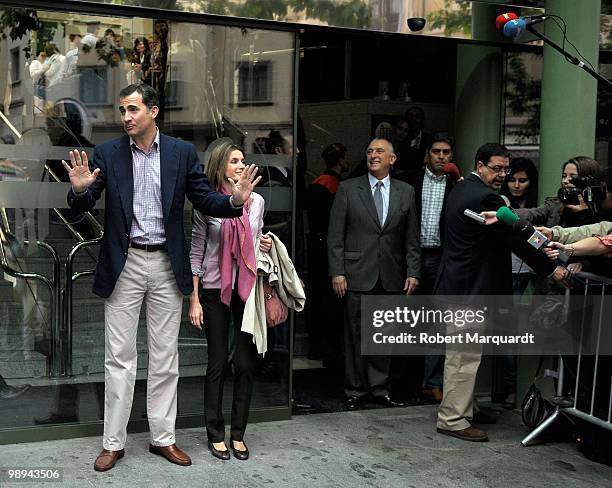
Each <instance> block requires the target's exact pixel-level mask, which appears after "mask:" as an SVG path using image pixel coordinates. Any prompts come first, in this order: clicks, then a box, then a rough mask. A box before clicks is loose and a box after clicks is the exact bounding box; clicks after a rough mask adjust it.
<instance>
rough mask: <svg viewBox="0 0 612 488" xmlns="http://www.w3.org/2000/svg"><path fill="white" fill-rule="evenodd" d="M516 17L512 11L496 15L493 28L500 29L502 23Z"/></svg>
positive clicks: (502, 25)
mask: <svg viewBox="0 0 612 488" xmlns="http://www.w3.org/2000/svg"><path fill="white" fill-rule="evenodd" d="M514 19H518V15H516V14H515V13H514V12H508V13H507V14H501V15H498V16H497V18H496V19H495V28H496V29H497V30H502V29H503V28H504V25H506V23H507V22H508V21H510V20H514Z"/></svg>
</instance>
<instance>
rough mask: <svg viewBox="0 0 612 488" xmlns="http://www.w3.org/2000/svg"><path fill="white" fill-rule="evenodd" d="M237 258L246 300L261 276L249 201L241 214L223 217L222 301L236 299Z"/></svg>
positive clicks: (220, 264) (220, 250)
mask: <svg viewBox="0 0 612 488" xmlns="http://www.w3.org/2000/svg"><path fill="white" fill-rule="evenodd" d="M221 192H222V193H225V194H228V193H227V191H225V189H222V190H221ZM234 261H235V262H236V263H237V264H238V296H240V299H241V300H242V301H243V302H246V301H247V298H248V297H249V294H250V293H251V290H252V289H253V286H254V285H255V279H256V278H257V270H256V269H255V267H256V263H255V248H254V245H253V235H252V233H251V223H250V222H249V202H248V201H247V202H245V203H244V209H243V211H242V215H241V216H240V217H234V218H229V219H223V221H222V222H221V235H220V242H219V270H220V272H221V302H223V303H224V304H225V305H227V306H229V304H230V302H231V301H232V290H233V287H234V274H233V263H234Z"/></svg>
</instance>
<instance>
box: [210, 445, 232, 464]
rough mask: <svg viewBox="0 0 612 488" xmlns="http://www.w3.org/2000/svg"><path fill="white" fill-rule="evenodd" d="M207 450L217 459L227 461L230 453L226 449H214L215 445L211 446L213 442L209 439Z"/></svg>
mask: <svg viewBox="0 0 612 488" xmlns="http://www.w3.org/2000/svg"><path fill="white" fill-rule="evenodd" d="M208 450H209V451H210V453H211V454H212V455H213V456H215V457H216V458H217V459H221V460H222V461H229V458H230V453H229V451H228V450H227V449H226V450H225V451H219V450H218V449H215V446H213V443H212V442H210V441H209V442H208Z"/></svg>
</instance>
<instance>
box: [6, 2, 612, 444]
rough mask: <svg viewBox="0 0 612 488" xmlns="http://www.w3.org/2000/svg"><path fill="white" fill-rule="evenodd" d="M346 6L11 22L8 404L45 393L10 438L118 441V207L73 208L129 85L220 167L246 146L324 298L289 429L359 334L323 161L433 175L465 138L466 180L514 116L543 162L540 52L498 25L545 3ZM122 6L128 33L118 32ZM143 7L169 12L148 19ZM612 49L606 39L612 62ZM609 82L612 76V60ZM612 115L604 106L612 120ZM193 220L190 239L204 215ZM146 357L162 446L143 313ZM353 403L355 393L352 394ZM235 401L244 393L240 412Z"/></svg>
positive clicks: (273, 402)
mask: <svg viewBox="0 0 612 488" xmlns="http://www.w3.org/2000/svg"><path fill="white" fill-rule="evenodd" d="M31 3H32V2H30V3H29V4H31ZM40 3H41V4H42V2H40ZM328 3H329V8H328V9H324V8H308V6H309V5H310V2H303V1H292V0H287V1H286V2H258V1H249V2H246V1H242V0H235V1H230V2H212V1H210V2H207V1H204V2H197V3H196V2H187V1H185V2H183V1H181V0H173V1H164V0H161V1H158V0H156V1H155V2H153V1H147V0H123V1H116V0H114V1H111V0H108V1H99V2H90V4H89V5H87V8H88V12H87V13H85V11H84V10H83V9H84V8H85V7H84V6H83V4H82V3H77V2H75V3H73V5H74V6H75V9H74V10H78V13H77V12H74V11H72V10H71V2H69V1H66V2H61V3H60V2H46V4H48V8H47V10H45V9H40V10H26V9H22V8H14V7H13V6H5V7H3V8H0V23H1V25H2V26H3V28H4V32H5V34H6V38H4V39H2V40H0V66H1V67H2V68H3V71H2V72H3V73H6V75H5V76H0V94H2V95H3V110H1V111H0V204H1V205H0V224H1V226H0V231H1V235H0V238H1V243H2V246H0V259H1V260H2V273H3V275H2V279H1V280H0V392H1V391H2V388H3V386H4V384H5V383H6V384H9V385H11V386H13V387H15V388H20V387H25V385H31V386H30V387H29V389H28V390H27V391H25V388H24V391H23V394H21V395H20V396H18V397H17V398H10V399H3V398H0V414H2V415H1V416H0V432H1V431H2V430H3V429H4V430H11V429H13V430H14V429H17V428H24V427H25V428H36V427H38V426H41V425H49V424H51V425H58V424H62V423H80V424H85V423H90V422H93V423H94V424H95V425H97V426H98V427H99V426H100V419H101V416H102V409H103V396H104V376H103V372H104V364H103V351H104V321H103V320H104V317H103V312H104V310H103V300H102V299H99V298H98V297H96V296H95V295H93V294H92V292H91V284H92V275H91V270H93V268H94V267H95V264H96V257H97V254H98V249H97V246H96V241H95V240H96V238H98V237H99V236H100V229H101V223H103V221H104V207H103V205H102V202H100V203H101V205H98V206H97V208H96V210H95V211H94V212H91V214H79V213H76V212H73V211H72V210H70V209H69V208H68V206H67V204H66V193H67V191H68V188H69V183H68V182H67V178H66V175H65V173H64V169H63V167H62V165H61V159H62V158H64V159H65V158H66V156H67V153H68V151H69V150H70V149H74V148H83V149H84V150H85V151H87V152H89V154H91V153H92V152H93V148H94V147H95V145H96V144H99V143H102V142H105V141H108V140H110V139H112V138H114V137H117V136H119V135H122V134H123V129H122V126H121V121H120V117H119V112H118V110H117V98H118V94H119V91H120V90H121V88H123V87H125V86H127V85H128V84H130V83H134V82H139V81H142V82H146V83H149V84H151V85H152V86H153V87H155V88H156V89H157V90H158V92H159V93H160V97H161V115H160V116H159V117H158V122H159V126H160V129H161V130H162V131H163V132H164V133H166V134H168V135H171V136H174V137H178V138H181V139H184V140H187V141H190V142H192V143H193V144H195V146H196V148H197V151H198V154H199V157H200V160H201V162H202V163H205V162H206V160H207V159H208V156H209V154H210V150H211V144H212V143H213V142H214V141H216V140H218V139H220V138H229V139H231V140H233V141H234V142H235V143H237V144H239V145H241V146H242V147H244V148H245V153H246V159H247V162H252V163H256V164H257V165H258V166H260V168H261V171H262V177H263V178H262V182H261V183H260V185H259V188H258V189H257V191H258V192H259V193H260V194H261V195H262V196H263V197H264V198H265V200H266V215H265V224H266V228H265V230H270V231H273V232H274V233H275V234H276V235H278V236H279V237H280V238H281V239H282V240H283V241H284V242H285V244H286V245H287V247H288V248H289V250H290V252H291V253H292V255H293V256H294V262H295V264H296V268H297V269H298V272H299V273H300V275H301V276H303V277H304V280H305V281H306V283H307V290H310V291H309V293H310V294H309V297H313V298H312V299H311V301H310V307H309V306H308V305H309V304H307V309H306V311H305V313H303V314H296V315H295V316H294V318H293V320H292V324H291V325H292V326H294V329H293V330H294V331H295V334H294V335H295V341H294V344H292V343H291V335H292V334H291V333H290V332H291V329H290V327H289V325H290V324H289V323H286V324H284V325H283V326H280V327H276V328H274V329H270V331H269V337H268V349H269V351H270V353H268V354H267V355H266V358H265V360H262V361H261V363H260V364H259V366H258V371H257V381H256V386H255V390H256V391H255V395H254V399H253V403H252V407H253V411H254V412H256V411H259V412H261V413H262V415H268V418H270V415H273V414H270V415H269V413H270V412H281V411H282V412H284V413H283V415H288V412H289V399H290V398H291V387H290V385H291V383H292V378H291V375H290V369H291V361H293V360H294V359H295V361H294V365H293V366H294V368H295V369H297V368H298V367H303V366H304V364H305V365H306V367H308V366H309V364H310V363H308V362H307V361H305V356H307V355H308V356H311V357H315V358H316V357H319V358H320V357H321V356H322V354H321V352H323V360H324V362H323V364H324V365H325V359H326V357H325V354H329V353H330V352H332V353H333V354H332V356H333V357H332V358H331V359H332V360H331V361H330V358H329V357H327V363H328V364H329V363H332V364H333V363H334V362H335V363H336V365H337V364H341V363H342V351H341V338H340V336H341V335H342V317H341V314H340V316H339V315H338V314H334V313H333V310H330V309H329V308H326V307H327V305H325V306H321V303H327V302H325V297H323V296H322V294H321V293H319V292H323V294H324V291H325V288H326V286H327V284H328V276H327V271H326V269H322V267H321V265H320V262H321V261H320V260H318V259H316V256H315V255H314V253H311V250H312V248H313V247H312V245H313V242H314V237H315V236H314V233H313V232H312V228H313V227H314V226H313V225H312V223H311V222H310V221H309V217H310V215H308V212H307V210H308V208H307V206H308V205H307V198H306V196H307V192H306V186H307V185H308V184H309V183H310V182H312V181H313V180H314V179H315V178H317V177H318V176H319V175H320V174H321V173H322V172H323V171H324V169H325V164H324V162H323V160H322V158H321V154H322V151H323V149H324V148H326V147H328V146H329V145H330V144H332V143H336V142H340V143H342V144H343V145H345V146H346V148H347V154H348V162H347V164H346V166H347V172H346V173H345V175H343V176H346V175H347V174H350V175H353V176H355V175H359V174H362V173H363V172H364V171H365V169H364V150H365V147H366V146H367V144H368V142H369V140H371V139H372V138H373V137H374V136H377V137H386V138H390V139H391V140H393V142H394V143H395V146H396V149H398V155H399V160H398V161H399V164H397V168H396V170H397V171H398V174H401V171H402V169H404V170H405V169H406V167H413V166H419V167H420V165H422V161H423V156H424V150H425V147H424V144H425V142H423V141H425V140H426V139H427V137H431V136H448V137H450V138H451V139H453V138H454V142H455V150H456V151H455V156H456V162H457V164H458V165H463V166H466V164H467V166H470V165H471V159H472V158H473V151H472V150H471V146H472V145H473V146H475V147H478V146H479V145H480V144H481V143H482V142H484V141H483V139H482V138H483V137H485V136H483V135H482V131H480V132H478V130H479V129H478V127H479V126H478V124H477V122H476V121H475V120H473V119H470V118H469V117H467V118H466V117H464V115H465V114H466V113H467V114H468V115H469V114H478V113H484V112H483V111H489V110H490V109H491V107H496V108H497V107H502V108H501V109H500V116H499V117H498V118H495V120H493V122H492V123H491V126H494V127H493V129H492V131H490V132H492V133H495V134H496V136H495V137H497V134H499V136H500V140H501V141H502V142H504V143H505V144H507V145H509V146H510V147H511V148H512V150H513V154H514V155H522V156H527V157H531V158H533V159H534V160H536V161H537V160H538V156H539V135H540V134H539V126H538V121H539V113H540V108H539V106H540V98H541V93H540V91H541V79H542V74H541V73H542V56H541V54H540V49H539V47H534V48H525V47H524V46H522V45H520V44H519V45H515V44H512V43H510V42H509V41H505V40H504V39H503V37H502V36H501V34H500V33H499V32H497V31H495V27H494V18H495V15H493V14H494V13H495V12H494V11H493V10H495V8H497V7H499V8H510V7H509V5H513V6H515V5H517V4H520V6H522V7H524V9H523V10H522V13H524V14H529V13H536V12H538V11H528V10H526V9H525V8H541V7H542V5H541V2H538V1H532V2H529V1H522V2H520V1H515V2H501V1H500V2H494V1H492V0H491V1H490V2H484V1H483V2H480V1H478V2H477V1H474V2H462V1H453V0H423V1H416V0H403V1H374V0H372V1H357V0H347V1H339V2H328ZM5 4H6V5H8V2H0V5H5ZM487 4H489V5H487ZM326 5H327V3H326ZM111 6H112V10H113V11H114V10H116V12H118V14H117V15H112V16H111V15H108V13H109V11H111ZM318 6H319V7H320V4H319V5H318ZM505 6H508V7H505ZM132 7H146V8H150V9H153V8H155V9H157V10H155V11H153V10H144V9H143V10H142V12H143V14H142V15H138V14H135V12H139V11H140V9H138V8H132ZM491 9H493V10H491ZM98 10H99V12H98ZM96 12H98V13H96ZM153 12H155V13H153ZM161 12H163V14H162V13H161ZM192 12H195V13H204V14H209V15H207V16H190V13H192ZM128 14H129V15H128ZM146 15H149V16H146ZM164 15H165V16H164ZM215 15H217V17H215ZM608 15H609V13H608ZM235 17H239V18H240V19H236V18H235ZM408 17H424V18H426V19H427V24H426V27H425V29H424V30H423V31H420V32H417V33H412V34H413V35H397V34H385V35H381V33H380V31H385V32H393V33H408V29H407V24H406V21H405V19H406V18H408ZM196 19H197V22H196ZM242 19H253V20H250V21H248V22H246V21H245V22H243V21H242ZM266 20H272V21H274V22H265V21H266ZM604 21H605V22H604ZM606 22H607V16H602V23H603V24H602V25H604V26H607V25H608V23H606ZM292 23H293V24H306V26H305V27H304V28H303V29H302V27H303V26H299V25H293V26H291V25H290V24H292ZM308 24H309V25H308ZM321 26H323V27H324V28H320V27H321ZM483 26H484V27H483ZM327 27H353V28H355V29H351V30H342V29H330V28H327ZM491 27H492V29H490V28H491ZM298 29H301V30H300V31H299V33H298ZM474 29H475V30H476V31H477V33H476V34H474V32H473V30H474ZM609 30H610V29H607V28H606V29H602V47H607V46H608V43H607V41H608V40H609V39H608V38H609V37H610V36H609V35H608V33H609V32H608V31H609ZM491 31H492V32H491ZM422 34H424V35H422ZM296 37H299V39H296ZM472 38H474V39H476V38H479V39H485V38H486V40H487V41H488V42H487V43H481V42H472V40H471V39H472ZM298 45H299V52H296V46H298ZM466 48H469V49H466ZM602 52H603V51H602ZM474 60H478V61H477V62H476V61H474ZM485 60H486V63H488V64H486V63H485ZM296 61H297V66H296ZM601 63H602V68H603V71H604V72H606V71H610V70H608V67H609V66H611V65H612V60H610V59H609V56H607V55H603V56H602V61H601ZM481 65H483V66H485V68H482V71H479V69H480V68H479V67H481ZM489 68H491V69H489ZM498 68H499V69H498ZM492 73H494V74H492ZM498 73H499V76H497V74H498ZM296 79H297V81H296ZM296 87H297V91H295V89H296ZM294 91H295V92H294ZM607 106H609V104H608V103H607V102H606V100H605V99H604V97H602V100H600V111H601V113H602V114H604V115H605V107H607ZM296 109H297V111H296ZM609 119H610V118H609V117H607V116H600V117H599V121H600V124H599V126H598V130H599V132H598V138H599V145H598V152H601V154H598V158H599V157H601V161H602V162H607V160H608V159H609V158H608V153H609V152H610V150H609V144H608V141H609V139H610V137H609V133H610V130H609V126H610V124H609ZM462 124H464V125H466V126H469V127H474V128H476V130H475V131H474V134H473V135H472V134H469V137H465V136H464V138H463V139H461V138H460V137H459V130H458V129H460V128H461V126H462ZM488 133H489V132H487V134H488ZM294 136H295V138H296V139H295V141H294ZM487 137H488V136H487ZM495 137H494V138H495ZM486 140H488V139H486ZM600 146H601V147H600ZM465 147H470V149H469V150H464V148H465ZM462 150H463V151H464V152H460V151H462ZM396 176H397V174H396ZM404 176H406V175H404ZM184 220H185V226H186V229H187V237H190V236H189V234H190V230H191V209H190V208H189V207H187V208H186V211H185V215H184ZM84 241H86V242H87V244H79V243H82V242H84ZM92 241H93V242H92ZM77 244H79V246H78V247H77V248H75V246H76V245H77ZM323 259H324V258H323ZM318 279H320V281H317V280H318ZM309 299H310V298H309ZM337 305H338V304H337V303H336V306H337ZM187 310H188V299H185V302H184V308H183V322H182V325H181V332H180V341H179V351H180V373H181V381H180V384H179V395H178V398H179V419H180V416H184V417H187V418H198V419H201V416H202V413H203V375H204V372H205V369H206V352H207V344H206V340H205V338H204V336H203V334H200V333H199V332H198V331H197V330H196V329H195V328H193V327H192V326H191V325H190V324H189V322H188V319H187ZM339 310H341V309H339ZM336 311H337V310H336ZM326 328H327V329H326ZM327 332H329V334H328V335H326V333H327ZM317 341H319V342H317ZM325 341H328V342H327V343H325ZM330 344H331V349H330V348H328V346H330ZM137 347H138V357H139V364H138V381H137V387H136V394H135V399H134V408H133V410H132V420H133V421H134V424H136V423H137V422H138V421H141V422H140V423H139V424H138V425H142V426H143V428H145V425H146V424H145V423H144V422H143V421H144V420H145V417H144V412H145V411H146V408H145V394H146V393H145V379H146V375H147V360H148V357H147V334H146V325H145V322H144V314H143V316H142V317H141V321H140V327H139V332H138V346H137ZM317 347H319V348H321V347H322V350H321V349H317ZM326 348H328V349H326ZM292 352H293V355H294V357H290V356H291V353H292ZM296 365H297V366H296ZM319 366H320V365H319ZM340 367H341V366H340ZM417 367H418V366H417ZM297 376H299V373H296V377H297ZM327 380H328V378H326V381H327ZM329 381H333V378H332V377H331V375H330V377H329ZM296 383H297V382H296ZM297 386H298V387H299V385H297ZM319 386H320V385H317V388H313V389H312V390H318V389H321V388H318V387H319ZM336 386H337V391H339V392H340V391H341V388H342V385H336ZM230 388H231V381H229V382H228V384H227V385H226V389H227V392H228V393H229V391H230ZM417 388H418V389H419V390H420V384H419V385H417ZM329 389H330V390H331V389H333V387H330V388H329ZM304 391H306V392H310V391H311V390H309V389H308V388H304V389H303V390H302V391H301V392H300V390H299V388H298V389H297V390H296V396H297V397H298V399H300V398H299V394H300V393H303V392H304ZM308 394H309V393H307V395H308ZM228 396H229V395H228ZM301 399H305V400H308V399H309V398H308V397H307V396H306V397H305V398H304V397H303V398H301ZM225 405H226V406H228V407H229V402H227V401H226V402H225Z"/></svg>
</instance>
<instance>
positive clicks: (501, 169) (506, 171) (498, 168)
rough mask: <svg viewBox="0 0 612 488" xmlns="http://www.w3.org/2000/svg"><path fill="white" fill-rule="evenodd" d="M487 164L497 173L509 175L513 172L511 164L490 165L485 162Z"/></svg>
mask: <svg viewBox="0 0 612 488" xmlns="http://www.w3.org/2000/svg"><path fill="white" fill-rule="evenodd" d="M485 166H486V167H487V168H489V169H490V170H491V171H493V172H495V173H497V174H500V173H504V174H505V175H509V174H510V173H511V172H512V170H511V169H510V166H489V165H488V164H485Z"/></svg>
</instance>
